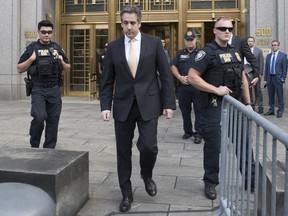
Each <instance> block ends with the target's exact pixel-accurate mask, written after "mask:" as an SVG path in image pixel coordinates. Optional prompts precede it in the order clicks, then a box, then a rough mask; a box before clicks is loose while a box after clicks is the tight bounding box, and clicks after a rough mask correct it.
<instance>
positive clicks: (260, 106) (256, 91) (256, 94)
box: [253, 79, 263, 109]
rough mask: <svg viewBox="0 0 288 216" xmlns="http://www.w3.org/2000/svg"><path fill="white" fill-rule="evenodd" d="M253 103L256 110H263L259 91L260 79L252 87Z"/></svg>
mask: <svg viewBox="0 0 288 216" xmlns="http://www.w3.org/2000/svg"><path fill="white" fill-rule="evenodd" d="M254 94H255V101H253V103H254V104H255V106H256V105H257V106H258V109H263V94H262V91H261V79H259V81H258V82H257V84H256V85H255V86H254Z"/></svg>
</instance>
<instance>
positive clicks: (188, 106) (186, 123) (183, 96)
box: [178, 85, 202, 138]
mask: <svg viewBox="0 0 288 216" xmlns="http://www.w3.org/2000/svg"><path fill="white" fill-rule="evenodd" d="M178 101H179V108H180V110H181V114H182V119H183V129H184V133H187V134H193V135H194V137H197V136H198V137H199V138H202V120H201V99H200V93H199V91H198V90H197V89H195V88H194V87H193V86H191V85H180V86H179V89H178ZM192 103H193V109H194V114H195V124H194V127H195V132H193V126H192V118H191V111H192Z"/></svg>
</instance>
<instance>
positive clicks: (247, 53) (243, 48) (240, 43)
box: [231, 35, 259, 77]
mask: <svg viewBox="0 0 288 216" xmlns="http://www.w3.org/2000/svg"><path fill="white" fill-rule="evenodd" d="M231 45H232V46H234V47H235V48H236V49H237V50H238V51H239V52H240V55H241V59H242V61H243V62H244V57H245V58H246V60H247V61H248V62H249V63H250V65H251V67H252V69H253V76H254V77H258V76H259V66H258V62H257V59H256V58H255V56H254V55H253V53H252V52H251V49H250V47H249V46H248V44H247V41H246V40H244V39H243V38H242V37H239V36H237V35H233V37H232V42H231Z"/></svg>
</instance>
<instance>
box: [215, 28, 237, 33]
mask: <svg viewBox="0 0 288 216" xmlns="http://www.w3.org/2000/svg"><path fill="white" fill-rule="evenodd" d="M215 29H217V30H219V31H222V32H226V31H227V29H228V31H229V32H232V31H233V27H215Z"/></svg>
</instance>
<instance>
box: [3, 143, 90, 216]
mask: <svg viewBox="0 0 288 216" xmlns="http://www.w3.org/2000/svg"><path fill="white" fill-rule="evenodd" d="M3 182H20V183H26V184H31V185H34V186H36V187H39V188H41V189H43V190H44V191H45V192H46V193H48V194H49V195H50V197H51V198H52V199H53V200H54V201H55V203H56V215H57V216H58V215H59V216H72V215H76V214H77V212H78V211H79V210H80V209H81V208H82V206H83V205H84V204H85V203H86V201H87V200H88V198H89V159H88V152H80V151H64V150H52V149H34V148H15V149H14V148H3V149H1V151H0V183H3Z"/></svg>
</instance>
